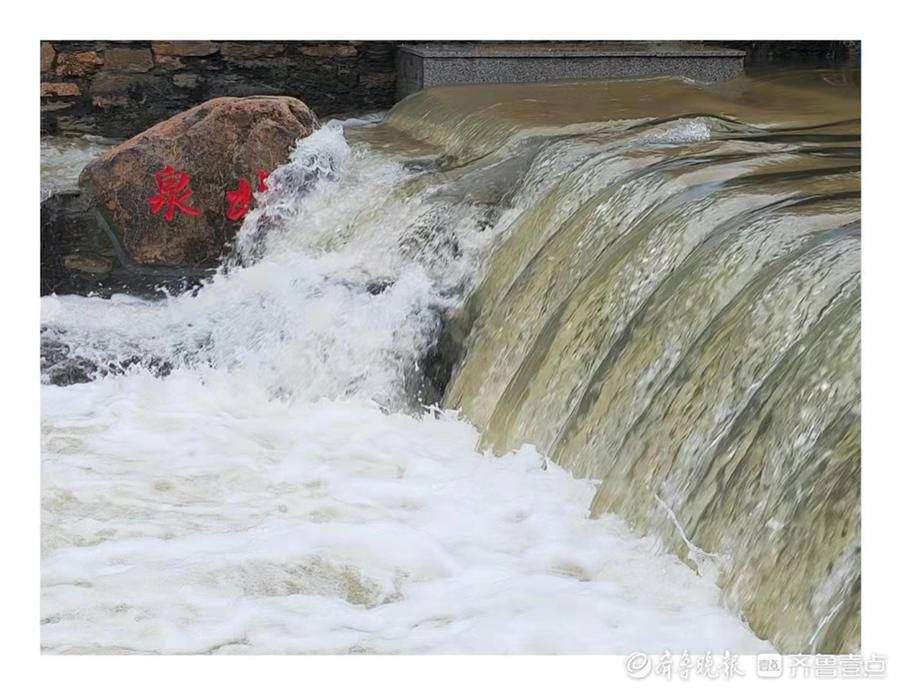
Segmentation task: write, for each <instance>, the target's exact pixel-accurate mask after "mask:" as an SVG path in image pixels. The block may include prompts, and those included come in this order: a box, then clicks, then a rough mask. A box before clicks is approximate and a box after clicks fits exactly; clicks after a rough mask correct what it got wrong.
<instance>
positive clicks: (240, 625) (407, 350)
mask: <svg viewBox="0 0 900 694" xmlns="http://www.w3.org/2000/svg"><path fill="white" fill-rule="evenodd" d="M725 89H726V92H725V93H721V92H718V93H716V92H714V91H713V90H711V89H709V88H703V89H701V88H699V87H696V86H693V85H690V84H687V83H684V82H681V81H677V80H653V81H639V82H623V83H605V84H583V85H571V84H569V85H541V86H536V85H529V86H515V87H513V86H506V87H480V88H458V89H446V90H431V91H429V92H426V93H423V94H420V95H416V96H414V97H412V98H410V99H407V100H406V101H404V102H403V103H402V104H400V105H399V106H397V107H396V108H395V109H394V110H393V111H392V112H391V113H390V114H389V115H388V117H387V118H386V120H385V121H384V122H383V123H381V124H379V125H375V126H374V127H372V126H371V125H370V124H364V123H352V124H345V126H346V128H344V127H342V125H341V124H340V123H337V122H332V123H329V124H327V125H326V126H324V127H323V128H322V129H321V130H320V131H318V132H317V133H315V134H314V135H312V136H311V137H309V138H307V139H306V140H303V141H301V142H300V143H298V146H297V148H296V150H295V152H294V154H293V155H292V159H291V161H290V162H289V163H288V164H287V165H285V166H284V167H282V168H281V169H279V170H277V171H276V172H273V174H272V175H271V176H270V179H269V184H270V185H269V188H270V189H269V191H268V192H267V193H265V194H264V196H263V197H262V198H261V199H260V200H259V204H258V206H257V208H256V209H255V210H254V211H253V212H252V213H251V214H250V215H249V216H248V219H247V220H246V222H245V224H244V226H243V228H242V230H241V233H240V236H239V238H238V239H237V243H236V244H235V250H234V252H233V254H232V256H231V257H230V258H229V259H228V260H227V261H226V262H225V263H224V264H223V266H222V268H221V269H220V271H219V272H218V273H217V275H216V276H215V277H214V278H213V279H211V280H210V281H209V282H207V283H206V284H205V286H203V287H201V288H200V289H199V290H197V291H195V292H193V293H190V294H183V295H180V296H171V297H168V298H166V299H164V300H162V301H147V300H142V299H136V298H130V297H125V296H121V295H118V296H114V297H113V298H112V299H110V300H103V299H99V298H83V297H68V296H66V297H57V296H51V297H45V298H44V299H43V300H42V378H43V380H44V383H45V385H44V386H43V387H42V406H43V413H42V415H43V421H42V449H43V475H42V525H43V532H42V549H43V559H42V577H43V581H42V584H43V585H42V590H43V593H42V642H43V647H44V648H45V649H46V650H48V651H54V652H86V651H88V652H599V653H604V652H605V653H621V652H627V651H631V650H635V649H640V650H646V651H662V650H665V649H668V650H671V651H681V650H683V649H687V650H690V651H693V652H701V653H702V652H704V651H707V650H712V651H716V652H721V651H723V650H725V649H730V650H731V651H740V652H755V651H765V650H771V648H772V646H771V645H770V644H768V643H766V642H765V641H764V640H762V639H766V640H768V639H771V640H772V642H773V643H775V644H776V645H777V646H778V647H780V648H784V649H787V650H816V649H818V650H823V649H826V650H827V649H837V650H846V649H852V648H858V638H859V637H858V630H859V615H858V600H859V556H858V546H859V527H858V523H859V504H858V495H859V487H858V481H859V480H858V478H859V450H858V436H859V434H858V429H859V411H858V403H859V373H858V355H859V327H858V321H859V305H858V301H859V299H858V283H859V257H858V253H859V221H858V220H859V202H858V170H859V166H858V120H856V121H854V120H853V117H852V110H853V104H854V101H853V97H852V91H853V89H852V86H851V89H850V90H849V91H850V92H851V96H846V95H845V92H846V91H848V90H846V89H842V88H832V90H833V91H836V92H838V95H837V96H834V97H832V100H831V101H829V102H828V103H829V106H830V108H829V109H825V108H821V106H820V102H821V94H822V93H823V90H822V89H821V88H818V89H811V88H810V87H808V86H807V85H805V84H804V85H803V86H801V87H797V86H796V85H793V84H788V85H785V84H782V83H780V82H777V81H775V82H766V83H763V84H761V85H760V84H756V83H754V82H753V81H742V82H739V83H735V84H732V85H730V86H729V87H726V88H725ZM766 89H768V90H770V91H773V92H775V93H777V95H778V96H779V97H782V99H783V100H782V101H780V102H778V112H777V113H762V112H761V111H760V110H759V109H757V108H756V107H755V106H754V104H755V103H756V101H757V96H758V93H757V91H754V90H766ZM727 90H733V92H728V91H727ZM644 94H650V95H655V97H654V98H658V99H659V102H658V103H657V104H656V105H655V106H654V107H651V106H648V105H647V104H646V103H643V104H642V103H641V101H640V96H641V95H644ZM448 96H449V97H452V98H448ZM675 97H678V98H677V99H676V98H675ZM789 98H790V99H789ZM791 99H792V100H791ZM855 103H856V109H857V118H858V102H855ZM748 104H749V105H748ZM810 104H815V105H816V108H815V115H810V114H809V113H807V111H809V110H810V109H811V108H812V107H811V106H810ZM676 105H677V107H676ZM678 109H681V111H679V110H678ZM647 112H652V113H653V115H654V116H655V117H654V118H648V117H646V114H647ZM845 112H846V113H845ZM638 113H640V114H642V115H641V116H639V115H637V114H638ZM847 113H850V115H849V116H848V115H847ZM698 114H706V115H698ZM785 114H790V115H789V116H786V115H785ZM345 129H346V132H345ZM348 140H349V141H350V142H349V144H348ZM451 367H454V368H453V375H452V378H451V379H450V381H449V384H448V383H447V378H448V377H449V371H450V368H451ZM73 380H74V381H78V380H81V381H86V382H84V383H78V384H76V385H69V386H67V387H64V388H60V387H58V386H57V385H53V384H54V383H67V382H71V381H73ZM445 386H446V394H445V395H444V396H443V400H439V398H440V397H441V393H442V392H443V391H444V388H445ZM432 403H438V404H440V405H441V406H442V407H443V408H444V409H443V410H441V409H439V408H434V407H426V406H429V405H431V404H432ZM457 409H458V410H459V415H457V414H456V413H455V412H453V411H452V410H457ZM482 449H484V452H482ZM545 456H546V457H545ZM559 466H562V467H559ZM572 473H574V477H573V475H572ZM592 499H593V502H592ZM589 509H593V511H594V513H593V514H592V515H593V516H594V517H588V511H589ZM606 511H613V512H615V513H616V514H618V515H612V514H608V513H605V512H606ZM620 516H623V517H624V518H625V519H626V520H627V521H628V522H629V523H630V524H631V525H632V526H633V527H634V528H636V529H637V530H638V531H639V532H640V533H642V534H646V535H647V536H646V537H638V536H637V535H635V534H634V532H633V530H632V529H630V528H628V527H627V525H626V524H625V523H624V522H623V521H622V520H621V519H620ZM656 538H658V539H656ZM660 541H662V543H663V544H664V545H665V547H666V548H667V549H668V550H669V551H673V552H675V553H677V554H678V555H679V556H680V557H681V559H682V560H683V562H682V561H679V560H678V559H676V558H675V557H674V556H672V555H671V554H665V553H662V552H661V551H660V549H661V548H660ZM694 570H696V571H697V573H695V572H694ZM698 574H699V575H698ZM717 583H718V585H717ZM741 617H743V618H745V619H746V620H747V621H748V622H749V625H750V626H751V627H753V629H754V630H755V631H756V632H757V634H759V635H760V636H761V637H762V639H759V638H757V637H755V636H754V635H753V634H752V633H751V632H750V630H749V629H748V628H747V626H746V625H745V624H744V623H742V621H741V619H740V618H741Z"/></svg>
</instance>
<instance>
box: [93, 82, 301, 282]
mask: <svg viewBox="0 0 900 694" xmlns="http://www.w3.org/2000/svg"><path fill="white" fill-rule="evenodd" d="M316 125H317V122H316V117H315V115H314V114H313V112H312V111H311V110H310V109H309V108H308V107H307V106H306V105H305V104H303V102H301V101H299V100H297V99H294V98H291V97H246V98H231V97H222V98H219V99H212V100H210V101H208V102H205V103H203V104H200V105H199V106H195V107H194V108H191V109H189V110H187V111H185V112H184V113H180V114H178V115H177V116H174V117H172V118H170V119H168V120H166V121H163V122H162V123H159V124H157V125H155V126H153V127H152V128H150V129H149V130H147V131H145V132H143V133H141V134H140V135H137V136H135V137H133V138H131V139H130V140H127V141H126V142H123V143H122V144H120V145H118V146H117V147H114V148H113V149H111V150H110V151H109V152H107V153H106V154H104V155H102V156H100V157H98V158H97V159H94V160H93V161H91V162H90V163H89V164H88V165H87V166H86V167H85V169H84V171H83V172H82V174H81V177H80V179H79V182H80V186H81V188H82V191H83V192H84V194H85V196H86V201H87V203H88V204H90V205H92V206H94V207H95V209H96V211H97V213H98V214H97V220H98V223H99V224H100V225H101V226H105V231H106V232H107V234H108V235H109V237H110V239H111V241H112V242H113V245H114V247H115V249H116V252H117V254H118V255H119V257H120V260H121V261H122V263H123V264H124V265H128V264H136V265H142V266H151V267H159V268H166V267H168V268H179V269H181V270H185V271H187V272H186V274H196V273H197V271H198V270H203V269H208V268H210V267H212V266H215V265H217V264H218V262H219V260H220V259H221V257H222V256H223V254H224V253H225V251H226V250H227V249H228V247H229V243H230V242H231V241H232V239H233V238H234V235H235V234H236V232H237V230H238V228H239V227H240V217H239V216H238V217H235V216H234V215H233V214H230V213H231V212H233V208H232V207H231V206H230V203H229V198H227V197H226V195H228V194H229V193H230V192H232V191H238V192H242V194H243V195H244V197H245V199H246V201H247V203H248V204H249V200H250V196H252V193H253V192H255V191H256V190H259V189H262V188H263V186H264V183H263V179H261V178H260V176H261V175H263V176H264V175H265V174H267V173H268V172H270V171H272V170H273V169H275V168H276V167H277V166H278V165H280V164H282V163H284V162H285V161H287V159H288V156H289V154H290V151H291V149H292V148H293V146H294V144H295V142H296V141H297V139H298V138H302V137H305V136H307V135H309V134H310V133H311V132H312V131H313V129H314V128H315V127H316ZM260 172H262V173H260ZM242 179H243V181H244V182H247V183H249V182H251V181H252V182H253V187H252V189H250V188H246V187H245V188H246V189H243V188H242V185H241V181H242Z"/></svg>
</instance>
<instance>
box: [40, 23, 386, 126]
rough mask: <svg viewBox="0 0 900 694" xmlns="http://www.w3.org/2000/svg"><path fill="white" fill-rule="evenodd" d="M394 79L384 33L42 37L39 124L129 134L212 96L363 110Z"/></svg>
mask: <svg viewBox="0 0 900 694" xmlns="http://www.w3.org/2000/svg"><path fill="white" fill-rule="evenodd" d="M395 81H396V74H395V43H394V42H391V41H331V42H322V41H317V42H313V41H278V42H276V41H42V42H41V132H42V133H43V134H62V133H87V134H92V135H101V136H105V137H115V138H124V137H130V136H132V135H135V134H137V133H139V132H141V131H142V130H144V129H146V128H148V127H150V126H151V125H153V124H154V123H158V122H159V121H161V120H164V119H166V118H168V117H169V116H172V115H174V114H175V113H178V112H179V111H183V110H185V109H187V108H190V107H191V106H194V105H195V104H198V103H200V102H202V101H205V100H207V99H211V98H213V97H216V96H251V95H256V94H267V95H289V96H295V97H297V98H299V99H302V100H303V102H304V103H306V104H307V105H308V106H310V107H311V108H312V109H313V110H314V111H315V112H316V114H318V115H319V116H320V117H322V116H329V115H335V114H343V113H348V114H349V113H364V112H371V111H377V110H381V109H387V108H390V107H391V106H392V105H393V104H394V101H395Z"/></svg>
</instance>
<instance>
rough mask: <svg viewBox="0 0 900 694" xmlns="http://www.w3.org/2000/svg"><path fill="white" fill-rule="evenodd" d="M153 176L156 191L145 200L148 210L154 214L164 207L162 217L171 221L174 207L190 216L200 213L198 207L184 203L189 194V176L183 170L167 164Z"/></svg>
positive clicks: (173, 215)
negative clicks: (176, 169)
mask: <svg viewBox="0 0 900 694" xmlns="http://www.w3.org/2000/svg"><path fill="white" fill-rule="evenodd" d="M154 178H155V179H156V188H157V191H158V192H157V193H156V194H155V195H151V196H150V198H149V199H148V200H147V203H148V204H149V205H150V212H152V213H153V214H156V213H157V212H159V211H160V210H161V209H162V208H163V207H165V208H166V210H165V212H163V218H164V219H165V220H166V221H167V222H171V221H172V219H173V218H174V217H175V209H176V208H177V209H178V210H180V211H181V212H184V214H186V215H189V216H191V217H196V216H197V215H198V214H200V211H199V210H198V209H196V208H194V207H188V205H187V204H186V203H185V200H187V199H188V198H189V197H190V196H191V189H190V188H189V187H188V182H189V181H190V177H189V176H188V175H187V174H186V173H185V172H184V171H175V169H173V168H172V167H171V166H169V165H168V164H167V165H166V166H164V167H163V168H162V169H160V170H159V171H157V172H156V173H155V174H154Z"/></svg>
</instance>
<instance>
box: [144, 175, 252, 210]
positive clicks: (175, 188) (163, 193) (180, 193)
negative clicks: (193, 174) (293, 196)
mask: <svg viewBox="0 0 900 694" xmlns="http://www.w3.org/2000/svg"><path fill="white" fill-rule="evenodd" d="M153 176H154V178H155V179H156V189H157V192H156V193H155V194H154V195H151V196H150V197H149V198H148V199H147V204H149V205H150V212H151V213H152V214H156V213H158V212H159V211H160V210H162V209H163V207H165V211H164V212H163V218H164V219H165V220H166V221H167V222H171V221H172V220H173V219H174V218H175V210H176V209H177V210H179V211H180V212H183V213H184V214H186V215H189V216H191V217H196V216H197V215H198V214H200V210H198V209H196V208H194V207H189V206H188V205H187V203H186V200H187V199H188V198H189V197H190V196H191V195H192V193H193V191H191V189H190V188H189V187H188V183H189V182H190V176H189V175H188V174H187V173H186V172H184V171H176V170H175V169H173V168H172V167H171V166H169V165H168V164H166V166H164V167H163V168H162V169H160V170H159V171H157V172H156V173H155V174H154V175H153ZM268 176H269V174H268V173H266V171H264V170H263V169H257V170H256V190H257V192H260V193H262V192H263V191H265V190H268V189H269V187H268V186H267V185H266V178H268ZM250 198H251V190H250V181H248V180H247V179H246V178H239V179H238V187H237V189H235V190H228V191H225V201H226V204H227V207H226V209H225V216H226V217H228V219H230V220H232V221H235V220H238V219H240V218H241V217H243V216H244V215H245V214H247V210H248V209H249V208H250Z"/></svg>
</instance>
